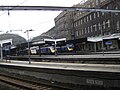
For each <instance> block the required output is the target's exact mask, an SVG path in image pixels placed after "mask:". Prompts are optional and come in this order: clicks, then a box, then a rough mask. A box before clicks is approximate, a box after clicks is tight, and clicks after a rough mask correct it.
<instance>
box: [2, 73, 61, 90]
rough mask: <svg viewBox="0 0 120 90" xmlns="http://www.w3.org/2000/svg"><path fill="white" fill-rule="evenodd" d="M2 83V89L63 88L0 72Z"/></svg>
mask: <svg viewBox="0 0 120 90" xmlns="http://www.w3.org/2000/svg"><path fill="white" fill-rule="evenodd" d="M0 85H1V86H4V89H2V90H6V88H7V90H61V89H60V88H57V87H53V86H48V85H43V84H38V83H35V82H30V81H27V80H22V79H18V78H15V77H12V76H8V75H2V74H0Z"/></svg>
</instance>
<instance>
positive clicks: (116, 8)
mask: <svg viewBox="0 0 120 90" xmlns="http://www.w3.org/2000/svg"><path fill="white" fill-rule="evenodd" d="M115 10H118V7H117V6H115ZM115 15H118V13H117V12H116V13H115Z"/></svg>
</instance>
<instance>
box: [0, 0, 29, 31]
mask: <svg viewBox="0 0 120 90" xmlns="http://www.w3.org/2000/svg"><path fill="white" fill-rule="evenodd" d="M27 1H28V0H24V1H23V2H21V3H19V4H18V5H17V6H20V5H21V4H23V3H25V2H27ZM14 8H15V7H14ZM14 8H12V9H14ZM6 13H7V12H3V13H2V14H0V16H2V15H4V14H6ZM10 23H11V22H10V11H9V10H8V24H9V25H8V26H9V31H7V32H6V33H8V32H11V31H12V30H10V26H11V25H10Z"/></svg>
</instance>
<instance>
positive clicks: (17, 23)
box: [0, 0, 83, 39]
mask: <svg viewBox="0 0 120 90" xmlns="http://www.w3.org/2000/svg"><path fill="white" fill-rule="evenodd" d="M81 1H83V0H0V5H2V6H4V5H19V6H73V5H76V4H78V3H80V2H81ZM59 13H60V11H9V12H8V11H0V34H2V33H6V32H7V31H10V30H13V31H12V32H8V33H13V34H18V35H20V36H22V37H24V38H26V39H27V34H26V33H24V32H25V31H26V30H30V29H32V30H33V31H31V32H29V36H30V38H33V37H36V36H38V35H40V34H42V33H44V32H46V31H48V30H50V29H51V28H52V27H53V26H54V25H55V23H54V18H55V17H57V15H59ZM20 30H22V31H20Z"/></svg>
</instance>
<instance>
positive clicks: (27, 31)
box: [25, 29, 33, 64]
mask: <svg viewBox="0 0 120 90" xmlns="http://www.w3.org/2000/svg"><path fill="white" fill-rule="evenodd" d="M29 31H33V30H32V29H30V30H26V31H25V33H27V38H28V60H29V64H31V59H30V41H29Z"/></svg>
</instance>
